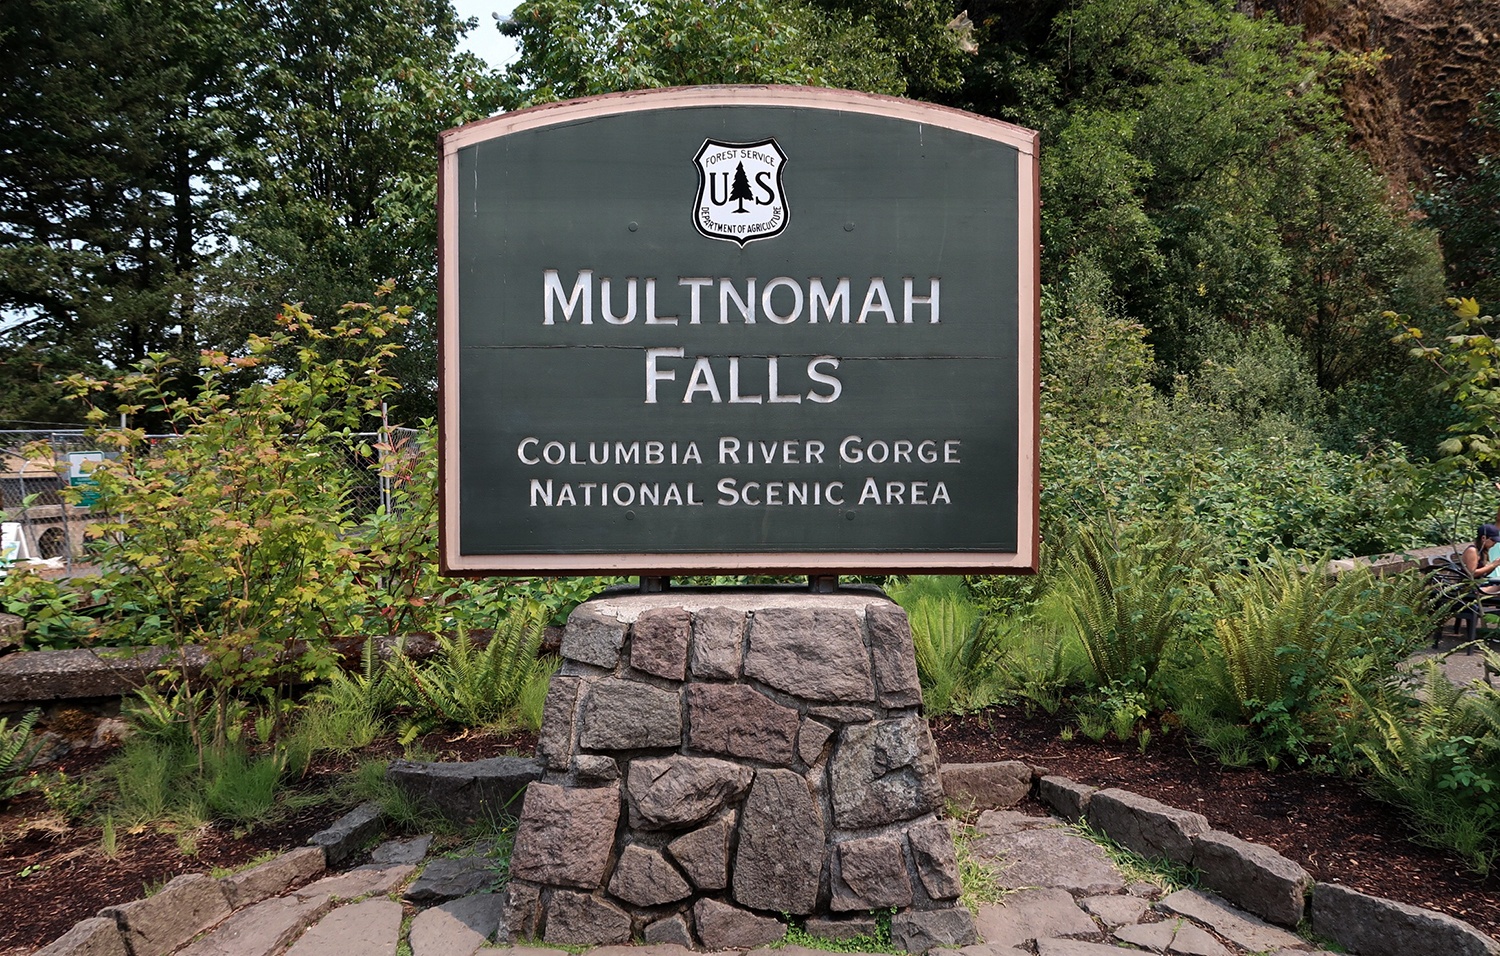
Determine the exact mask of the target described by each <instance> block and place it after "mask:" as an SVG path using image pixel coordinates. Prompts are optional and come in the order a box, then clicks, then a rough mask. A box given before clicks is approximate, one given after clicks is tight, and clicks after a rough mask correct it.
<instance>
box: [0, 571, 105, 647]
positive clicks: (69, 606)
mask: <svg viewBox="0 0 1500 956" xmlns="http://www.w3.org/2000/svg"><path fill="white" fill-rule="evenodd" d="M91 600H92V597H91V596H89V595H85V594H84V593H83V592H81V591H79V590H78V589H77V588H76V587H73V586H72V585H70V584H67V583H64V582H62V581H57V580H52V579H49V578H44V577H42V576H41V575H39V574H37V573H35V572H33V571H30V570H28V569H26V568H24V567H18V568H12V569H10V570H9V571H8V573H7V574H6V575H5V577H4V578H3V579H0V609H3V610H4V611H5V612H6V613H7V614H14V615H16V616H17V617H19V618H21V620H22V621H24V622H25V623H26V637H25V643H24V647H25V649H26V650H29V651H51V650H66V649H69V648H74V647H84V646H87V645H88V644H90V643H92V641H93V638H94V633H95V629H96V627H97V622H96V621H95V620H94V618H93V616H92V615H90V614H87V613H85V612H84V610H83V608H84V607H85V606H86V605H88V604H90V603H91Z"/></svg>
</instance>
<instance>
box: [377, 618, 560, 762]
mask: <svg viewBox="0 0 1500 956" xmlns="http://www.w3.org/2000/svg"><path fill="white" fill-rule="evenodd" d="M544 624H545V621H544V618H543V616H542V613H541V610H540V608H539V607H537V606H535V605H531V606H527V607H524V608H519V609H517V610H515V611H513V612H511V614H510V615H509V616H507V617H506V618H505V620H504V621H502V622H501V625H500V627H499V628H497V629H496V630H495V633H494V636H493V637H491V638H490V641H489V643H488V644H486V645H484V647H482V648H480V647H478V646H476V645H475V643H474V642H472V641H470V640H469V638H468V635H467V634H464V633H460V634H459V635H458V636H456V637H452V638H450V637H442V638H440V639H439V641H438V651H437V653H436V654H435V655H434V656H433V657H432V658H431V659H430V660H428V661H427V662H425V663H422V664H418V663H416V662H415V661H413V660H412V659H411V658H409V657H407V656H405V655H402V656H399V657H397V658H396V659H395V662H394V670H395V687H396V692H397V695H398V699H399V701H400V702H401V704H402V705H404V706H405V707H407V708H409V709H410V712H411V717H410V719H409V720H408V721H407V722H406V726H405V729H404V731H403V733H402V737H403V738H404V739H405V740H407V741H410V740H412V739H414V738H415V737H416V736H417V735H418V734H421V733H425V732H427V731H428V730H431V729H432V728H434V727H437V726H439V725H441V724H445V723H451V724H459V725H461V726H464V727H479V726H484V725H486V724H491V723H495V722H497V721H499V720H501V719H502V718H505V717H507V716H509V715H510V714H511V713H512V712H513V710H514V709H515V707H516V705H517V703H518V701H519V700H520V697H521V694H522V693H523V691H524V690H525V689H526V687H527V685H528V683H530V682H531V681H532V680H533V679H534V677H535V675H536V674H537V673H538V672H539V671H540V670H542V669H543V668H545V667H547V666H548V665H547V664H545V663H544V662H542V661H541V660H539V659H538V652H539V651H540V649H541V646H542V633H543V628H544Z"/></svg>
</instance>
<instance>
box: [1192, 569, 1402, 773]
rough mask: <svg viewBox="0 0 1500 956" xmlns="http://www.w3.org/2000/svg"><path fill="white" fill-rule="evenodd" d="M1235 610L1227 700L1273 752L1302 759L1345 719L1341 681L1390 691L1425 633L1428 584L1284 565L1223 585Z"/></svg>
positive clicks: (1222, 630) (1223, 634) (1227, 623)
mask: <svg viewBox="0 0 1500 956" xmlns="http://www.w3.org/2000/svg"><path fill="white" fill-rule="evenodd" d="M1220 588H1221V594H1222V596H1223V599H1224V604H1225V608H1226V610H1227V611H1228V613H1226V614H1225V615H1224V616H1222V617H1220V618H1219V619H1218V620H1216V621H1215V622H1214V634H1215V637H1216V638H1217V645H1218V646H1217V650H1218V653H1217V654H1210V655H1209V657H1210V659H1211V660H1212V661H1213V662H1214V663H1215V664H1216V666H1215V667H1214V668H1213V673H1214V674H1215V678H1216V683H1217V685H1218V690H1219V692H1220V695H1221V698H1222V699H1223V700H1226V701H1228V702H1230V704H1231V706H1232V707H1233V708H1234V710H1235V711H1236V712H1237V715H1238V717H1239V718H1240V719H1241V720H1244V721H1246V722H1248V723H1250V724H1251V725H1252V726H1254V727H1255V728H1256V731H1257V735H1258V736H1259V738H1260V741H1261V743H1262V744H1263V745H1264V747H1265V748H1266V750H1265V756H1267V757H1271V758H1275V757H1277V756H1279V755H1287V756H1292V757H1295V758H1298V759H1301V758H1302V757H1303V756H1305V754H1306V749H1307V744H1308V743H1309V742H1310V740H1312V739H1313V738H1314V737H1316V736H1318V730H1319V728H1318V727H1317V726H1315V725H1317V724H1322V725H1327V726H1328V727H1330V728H1331V727H1332V726H1333V725H1334V724H1335V723H1337V722H1338V713H1337V711H1338V710H1339V707H1338V701H1336V700H1331V699H1330V697H1331V696H1335V697H1336V696H1342V695H1343V694H1344V691H1343V690H1342V687H1341V684H1340V681H1347V682H1352V683H1353V684H1355V685H1357V686H1359V687H1360V688H1361V689H1362V690H1363V691H1364V692H1365V693H1366V694H1371V693H1380V692H1381V691H1383V690H1387V689H1390V687H1391V686H1392V685H1393V683H1394V681H1395V680H1396V674H1397V670H1396V664H1397V663H1398V662H1399V661H1400V660H1402V659H1403V658H1404V657H1405V656H1406V654H1407V653H1408V652H1409V651H1410V650H1411V644H1412V643H1413V641H1415V640H1417V639H1419V636H1421V635H1425V634H1426V633H1427V631H1428V629H1429V621H1428V617H1427V616H1426V614H1425V612H1423V611H1422V610H1421V605H1422V603H1423V595H1422V589H1421V583H1420V582H1419V581H1416V580H1411V579H1398V580H1392V581H1384V582H1383V581H1379V580H1376V579H1375V578H1374V577H1372V576H1371V575H1370V574H1369V572H1368V571H1365V570H1363V569H1353V570H1348V571H1344V572H1343V573H1341V574H1339V575H1338V576H1337V577H1335V576H1333V575H1330V574H1328V569H1327V567H1326V565H1325V564H1318V565H1316V566H1314V567H1311V568H1302V567H1300V566H1298V565H1297V564H1296V562H1294V561H1290V560H1278V561H1274V562H1273V563H1271V564H1268V565H1266V566H1263V567H1261V568H1258V569H1255V570H1253V571H1250V572H1249V573H1247V574H1244V575H1237V576H1226V577H1225V578H1223V579H1221V582H1220Z"/></svg>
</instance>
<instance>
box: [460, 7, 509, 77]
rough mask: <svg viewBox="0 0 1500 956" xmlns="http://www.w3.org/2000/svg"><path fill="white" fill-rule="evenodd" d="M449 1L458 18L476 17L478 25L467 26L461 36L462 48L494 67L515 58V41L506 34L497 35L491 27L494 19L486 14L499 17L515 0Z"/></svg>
mask: <svg viewBox="0 0 1500 956" xmlns="http://www.w3.org/2000/svg"><path fill="white" fill-rule="evenodd" d="M452 3H453V8H454V9H455V10H457V11H458V16H459V19H461V20H467V19H468V18H469V17H478V18H479V26H478V28H477V29H474V30H471V31H470V32H469V35H468V37H466V38H465V39H464V42H463V48H464V49H466V50H468V51H469V52H471V53H473V54H474V55H476V56H478V57H479V58H480V59H481V60H483V61H485V62H486V63H488V64H489V65H490V66H491V67H493V68H494V69H497V70H498V69H501V68H503V67H505V66H506V65H507V64H508V63H510V61H511V60H513V59H515V56H516V45H515V43H514V42H512V41H511V39H510V37H506V36H501V35H500V31H499V30H496V29H495V19H494V18H493V17H492V16H490V14H492V13H499V14H500V16H501V17H502V18H503V17H507V16H510V11H511V10H512V9H514V8H515V5H516V0H452Z"/></svg>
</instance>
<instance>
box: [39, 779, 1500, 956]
mask: <svg viewBox="0 0 1500 956" xmlns="http://www.w3.org/2000/svg"><path fill="white" fill-rule="evenodd" d="M514 769H515V768H508V770H507V772H514ZM444 772H445V773H448V774H451V773H452V772H453V771H452V770H451V768H450V769H448V770H446V771H444ZM404 773H405V774H406V775H407V776H408V777H410V776H411V774H412V771H411V768H410V767H407V768H405V770H404ZM943 784H944V788H945V791H946V793H947V796H948V798H949V799H950V800H952V801H954V802H955V803H956V804H958V805H961V806H962V805H967V806H969V807H972V808H974V809H978V810H980V811H982V812H981V813H980V815H979V818H978V821H977V822H976V824H975V825H974V828H973V833H972V834H971V836H972V840H971V842H970V853H971V854H972V855H973V857H974V858H975V859H976V860H979V861H981V862H983V863H986V864H987V865H989V866H990V867H991V868H992V870H993V872H994V873H995V875H996V882H997V884H998V885H999V886H1000V887H1002V888H1003V889H1005V890H1007V891H1008V892H1007V893H1006V895H1005V897H1004V899H1003V900H1002V901H1001V902H1000V903H987V904H981V905H980V906H979V913H978V916H977V918H976V921H975V922H976V924H977V927H978V929H979V932H980V935H981V938H982V939H983V942H981V943H980V944H977V945H974V946H967V947H964V948H963V949H960V950H943V949H934V950H933V952H934V953H936V954H938V956H955V954H962V956H1024V954H1031V953H1036V954H1038V956H1109V954H1118V953H1119V952H1121V949H1120V948H1119V945H1120V944H1129V945H1132V946H1138V947H1141V948H1143V949H1145V950H1148V951H1151V952H1156V953H1167V954H1181V956H1251V954H1272V956H1331V954H1330V953H1328V952H1327V951H1325V950H1320V949H1318V948H1317V945H1316V944H1314V943H1311V942H1309V941H1308V940H1306V939H1304V938H1303V937H1301V936H1298V935H1297V934H1296V933H1294V932H1292V929H1291V928H1292V927H1296V926H1299V925H1306V921H1307V920H1309V919H1310V922H1311V928H1312V932H1313V933H1314V934H1315V935H1316V936H1318V937H1321V938H1323V939H1326V940H1329V941H1331V942H1334V943H1337V944H1338V945H1340V946H1342V947H1344V948H1345V949H1346V950H1347V951H1348V952H1350V953H1354V954H1359V956H1413V954H1415V956H1422V954H1429V953H1431V954H1438V953H1441V954H1444V956H1449V954H1452V956H1500V944H1497V943H1496V941H1495V940H1493V939H1490V938H1489V937H1488V936H1485V935H1484V934H1483V933H1480V932H1479V931H1478V930H1476V929H1475V928H1474V927H1472V926H1470V925H1469V924H1467V923H1464V922H1462V921H1460V920H1456V919H1453V918H1452V917H1449V916H1445V915H1443V914H1440V913H1435V912H1432V911H1430V910H1424V909H1420V908H1418V907H1414V906H1408V905H1405V904H1402V903H1397V902H1394V901H1391V900H1383V899H1379V898H1376V897H1372V896H1367V895H1365V894H1363V893H1358V892H1355V891H1353V890H1350V889H1347V888H1345V887H1342V886H1337V885H1332V884H1325V883H1314V882H1313V881H1312V880H1311V878H1310V877H1309V876H1308V875H1307V874H1306V872H1304V871H1302V870H1301V868H1300V867H1298V866H1297V865H1296V864H1294V863H1292V862H1291V861H1289V860H1287V859H1285V858H1284V857H1281V856H1280V855H1279V854H1276V853H1274V852H1273V851H1271V850H1268V849H1266V848H1265V847H1261V846H1257V845H1255V844H1251V843H1246V842H1245V841H1243V840H1238V839H1237V838H1235V837H1233V836H1230V835H1229V834H1225V833H1220V832H1219V831H1215V830H1213V829H1211V828H1210V827H1209V826H1208V824H1207V821H1206V820H1205V819H1204V818H1203V817H1202V816H1201V815H1200V814H1197V813H1191V812H1187V811H1183V810H1178V809H1175V808H1173V807H1169V806H1166V805H1165V804H1161V803H1158V802H1157V801H1154V800H1150V799H1147V798H1145V797H1141V796H1138V795H1136V794H1133V793H1130V792H1129V791H1124V790H1118V789H1109V788H1106V789H1096V788H1093V787H1088V786H1084V785H1081V784H1077V783H1075V782H1073V781H1071V780H1068V779H1066V778H1064V777H1056V776H1044V775H1039V774H1034V773H1033V771H1032V770H1031V768H1030V767H1028V766H1027V765H1025V764H1023V763H1020V762H1017V761H1006V762H1002V763H996V764H980V765H948V766H946V767H944V768H943ZM415 785H416V786H420V783H419V784H415ZM1027 793H1035V794H1036V795H1037V796H1038V797H1039V798H1040V799H1041V800H1042V801H1043V802H1044V803H1046V804H1047V805H1048V806H1050V807H1051V808H1052V809H1053V811H1054V812H1055V813H1056V816H1055V817H1030V816H1026V815H1024V814H1021V813H1018V812H1015V811H1013V810H1009V809H1006V808H1008V807H1011V806H1014V805H1015V804H1016V803H1017V802H1018V801H1019V800H1020V799H1021V798H1022V797H1024V796H1025V795H1026V794H1027ZM370 816H371V814H370V808H369V807H362V808H358V809H356V810H355V811H353V812H352V813H351V814H349V815H348V817H346V818H345V819H344V820H341V821H340V822H338V823H335V824H334V826H332V827H330V828H329V830H327V831H324V832H323V833H320V834H318V835H316V836H315V837H314V838H313V840H312V842H313V843H314V845H311V846H308V847H304V848H302V849H299V850H293V851H291V852H289V853H285V854H283V855H281V856H279V857H277V858H276V859H274V860H271V861H270V862H268V863H264V864H261V865H260V866H257V867H255V868H253V869H250V870H246V871H244V872H241V873H237V874H234V875H232V876H229V877H225V878H224V879H220V880H215V879H212V878H210V877H208V876H205V875H201V874H193V875H188V876H180V877H177V878H176V879H174V880H172V881H171V882H170V883H168V884H167V885H166V886H165V887H163V889H162V890H161V891H160V892H158V893H157V894H156V895H155V896H152V897H150V898H149V899H145V900H137V901H135V902H133V903H127V904H124V905H122V906H115V907H109V908H106V909H104V910H102V911H101V912H100V914H99V916H97V917H93V918H90V919H86V920H83V921H82V922H80V923H78V924H77V925H76V926H74V927H73V929H72V930H70V931H69V932H68V933H66V934H65V935H64V936H62V937H61V938H60V939H58V940H57V941H56V942H54V943H52V944H51V945H49V946H47V947H45V948H43V949H42V950H40V951H38V953H37V954H36V956H168V954H178V956H281V954H287V956H362V954H365V953H377V952H379V953H394V952H396V948H397V945H398V944H399V943H402V942H405V943H407V944H408V945H409V946H410V947H411V952H412V956H474V954H475V953H476V952H477V951H478V950H479V949H480V947H482V946H484V945H486V944H487V943H488V942H489V941H490V940H499V942H500V943H501V944H502V945H503V944H505V943H507V942H509V941H510V940H511V933H510V930H509V929H508V927H506V926H505V924H504V918H503V907H502V905H501V896H500V894H497V893H495V892H493V889H494V886H495V883H496V881H497V880H498V879H499V878H500V876H501V874H500V873H499V871H498V869H497V864H496V862H495V861H494V860H493V859H492V858H490V857H489V856H488V852H487V851H488V848H486V847H478V848H476V849H474V850H473V851H472V852H471V855H470V856H468V857H458V858H454V857H450V856H442V855H437V856H434V855H430V854H429V844H430V842H431V841H430V838H422V837H419V838H415V839H397V840H390V841H387V842H385V843H383V844H381V845H380V846H378V847H377V848H376V849H375V851H374V853H373V854H372V855H371V859H372V860H374V861H375V862H372V863H370V864H367V865H363V866H357V867H355V868H353V869H351V870H348V871H345V872H342V873H333V874H329V873H327V872H326V869H325V867H326V860H327V859H329V858H352V857H354V856H355V855H356V854H357V853H358V852H360V851H361V850H362V847H363V845H365V844H367V843H368V842H369V840H370V837H369V836H368V832H369V831H368V830H367V829H365V828H364V826H363V824H365V822H366V821H367V820H368V819H369V818H370ZM1080 820H1082V821H1086V822H1087V823H1088V824H1089V825H1090V826H1091V827H1092V828H1094V829H1095V830H1097V831H1102V832H1103V833H1105V834H1106V835H1107V836H1109V838H1110V839H1112V840H1114V841H1115V842H1117V843H1120V844H1121V845H1124V846H1126V847H1128V848H1130V849H1132V850H1135V851H1136V852H1138V853H1140V854H1142V855H1144V856H1155V857H1166V858H1168V859H1172V860H1175V861H1177V862H1179V863H1183V864H1187V865H1191V866H1195V867H1197V868H1198V869H1199V871H1200V872H1201V874H1202V882H1203V883H1204V885H1205V886H1207V887H1211V888H1212V891H1211V892H1205V891H1199V890H1179V891H1177V892H1175V893H1171V894H1169V895H1167V896H1165V897H1161V896H1160V894H1161V890H1160V889H1159V888H1158V887H1157V886H1155V885H1154V884H1149V883H1128V882H1127V881H1126V879H1125V877H1124V876H1123V875H1122V874H1121V872H1120V870H1119V869H1118V868H1117V867H1116V866H1114V865H1113V864H1112V863H1111V862H1110V861H1109V859H1108V857H1107V856H1106V855H1105V854H1104V851H1103V850H1102V849H1101V848H1100V847H1099V845H1098V844H1096V843H1093V842H1092V841H1090V840H1087V839H1085V838H1084V837H1083V836H1081V835H1080V834H1079V833H1078V832H1077V830H1076V829H1073V828H1071V827H1069V826H1068V825H1067V824H1068V823H1069V822H1076V821H1080ZM418 861H425V866H423V865H422V864H421V862H418ZM1309 896H1310V898H1311V905H1310V906H1308V905H1307V900H1308V899H1309ZM418 901H420V902H418ZM413 911H415V916H414V918H413V919H411V920H410V921H409V923H408V922H406V921H405V920H404V916H406V915H410V914H411V913H412V912H413ZM872 926H873V923H872V922H871V921H869V920H860V919H857V918H851V919H847V920H843V919H841V920H819V921H814V920H809V921H808V926H807V929H808V931H809V932H810V933H812V934H814V935H822V936H828V937H837V936H838V935H840V934H846V933H852V932H861V931H868V930H869V929H870V928H871V927H872ZM685 938H686V934H684V938H683V939H671V938H660V937H659V938H657V939H655V940H651V941H648V942H649V943H650V945H645V946H631V947H622V946H605V947H599V948H596V949H594V950H592V951H591V952H592V953H593V954H594V956H685V954H687V953H688V952H689V950H688V949H687V948H686V947H685V946H684V945H683V942H684V939H685ZM777 938H778V939H779V938H780V937H779V935H778V937H777ZM764 949H765V947H763V946H762V947H757V948H756V949H755V950H753V951H754V952H760V951H762V950H764ZM508 951H509V952H510V953H512V954H513V956H562V954H563V953H564V952H565V951H564V950H560V949H552V948H539V947H533V946H530V945H517V946H514V947H510V948H509V949H508ZM777 952H779V953H781V954H783V956H808V953H809V951H807V950H804V949H800V948H798V947H793V946H788V947H783V948H781V949H780V950H778V951H777Z"/></svg>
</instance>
